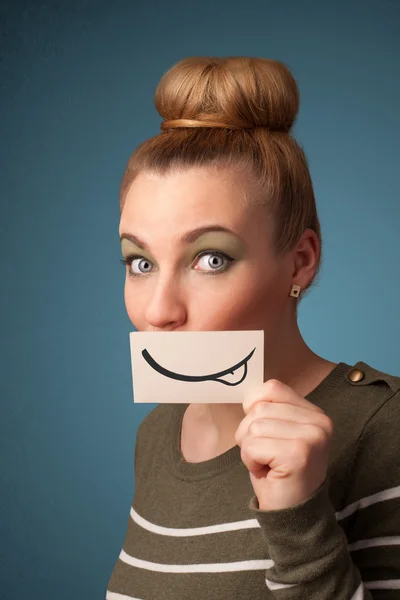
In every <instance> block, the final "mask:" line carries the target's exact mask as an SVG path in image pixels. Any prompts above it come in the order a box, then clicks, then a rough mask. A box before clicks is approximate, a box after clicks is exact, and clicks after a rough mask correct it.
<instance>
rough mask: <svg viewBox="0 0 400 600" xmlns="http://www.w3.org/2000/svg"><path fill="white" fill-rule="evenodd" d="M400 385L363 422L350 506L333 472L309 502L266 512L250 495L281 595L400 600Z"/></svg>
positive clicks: (279, 599)
mask: <svg viewBox="0 0 400 600" xmlns="http://www.w3.org/2000/svg"><path fill="white" fill-rule="evenodd" d="M399 424H400V392H397V393H396V394H394V395H393V396H392V397H391V398H390V399H389V400H387V401H386V402H385V403H384V404H383V406H381V407H380V409H379V410H378V411H377V412H376V413H375V414H374V416H373V417H372V418H371V419H370V420H369V422H368V423H367V425H366V427H365V428H364V431H363V434H362V436H361V438H360V440H359V443H358V448H357V452H356V455H355V458H354V462H353V465H352V468H351V473H350V484H349V487H348V490H347V495H346V499H345V508H344V509H343V510H341V511H340V512H339V513H335V511H334V507H333V506H332V504H331V502H330V499H329V494H328V489H329V486H328V483H329V481H328V479H327V480H325V482H324V484H323V485H322V486H321V487H320V488H319V489H318V490H317V491H316V492H315V493H314V494H313V495H312V496H310V497H309V498H307V499H306V500H305V501H304V502H302V503H300V504H298V505H296V506H293V507H291V508H287V509H283V510H272V511H262V510H260V509H259V508H258V502H257V499H256V497H255V496H253V498H252V499H251V501H250V505H249V506H250V509H251V510H252V511H253V512H254V514H255V517H256V518H257V520H258V522H259V524H260V527H261V533H262V535H263V537H264V539H265V543H266V545H267V548H268V553H269V556H270V557H271V566H270V568H267V569H266V572H265V582H266V585H267V587H268V589H269V590H270V592H269V594H270V595H271V593H272V594H273V597H274V598H276V600H298V599H299V598H301V599H302V600H400V435H399V431H398V427H399Z"/></svg>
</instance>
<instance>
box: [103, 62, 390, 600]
mask: <svg viewBox="0 0 400 600" xmlns="http://www.w3.org/2000/svg"><path fill="white" fill-rule="evenodd" d="M298 104H299V98H298V89H297V85H296V82H295V80H294V79H293V77H292V75H291V73H290V72H289V71H288V69H287V68H286V67H285V66H284V65H282V64H281V63H278V62H276V61H272V60H265V59H255V58H247V57H233V58H225V59H218V58H190V59H186V60H183V61H180V62H179V63H177V64H176V65H175V66H174V67H173V68H172V69H170V70H169V71H168V72H167V73H166V74H165V75H164V77H163V78H162V79H161V81H160V83H159V86H158V88H157V91H156V95H155V105H156V108H157V110H158V112H159V113H160V114H161V115H162V117H163V118H164V122H163V123H162V126H161V129H162V132H161V133H160V134H159V135H157V136H156V137H154V138H152V139H150V140H147V141H145V142H144V143H143V144H141V145H140V146H139V147H138V148H137V150H136V151H135V152H134V153H133V155H132V156H131V158H130V159H129V162H128V166H127V169H126V172H125V175H124V178H123V182H122V186H121V204H120V208H121V222H120V236H121V243H122V253H123V256H124V260H123V262H124V263H126V265H127V266H126V269H127V275H126V285H125V303H126V308H127V312H128V315H129V317H130V319H131V321H132V323H133V325H134V326H135V327H136V328H137V329H138V330H139V331H191V330H197V331H201V330H251V329H263V330H264V337H265V376H264V381H265V383H264V384H263V385H262V386H261V387H260V388H259V389H257V390H254V391H253V393H252V394H251V395H249V396H248V397H247V398H244V399H243V405H241V404H238V405H236V404H233V405H227V404H206V403H205V404H190V399H188V403H187V404H185V405H181V404H176V405H165V404H161V405H159V406H157V408H156V409H155V410H153V411H152V412H151V413H150V414H149V415H148V416H147V417H146V418H145V419H144V421H143V422H142V423H141V425H140V427H139V429H138V433H137V438H136V449H135V488H136V489H135V497H134V500H133V504H132V508H131V512H130V517H129V522H128V531H127V534H126V539H125V542H124V546H123V550H122V552H121V554H120V556H119V559H118V561H117V564H116V566H115V569H114V572H113V573H112V576H111V579H110V581H109V584H108V591H107V599H108V600H122V599H123V600H126V599H131V598H132V599H140V600H154V599H158V600H159V599H161V598H163V599H165V600H169V599H174V600H175V599H186V598H187V599H189V598H190V599H203V598H204V599H207V600H213V599H214V598H215V599H217V598H218V599H221V598H222V599H227V600H232V599H236V598H237V599H240V600H243V599H246V598H249V599H251V600H262V599H263V600H264V599H267V598H271V599H272V598H274V599H282V600H289V599H296V600H298V599H304V600H306V599H309V600H314V599H315V600H317V599H318V600H328V599H329V600H333V599H335V600H350V599H351V600H361V599H365V600H367V599H368V600H370V599H372V598H374V599H375V600H376V599H382V600H383V599H385V600H391V599H394V598H397V599H398V598H400V546H399V540H400V537H399V536H400V510H399V509H400V500H399V498H400V459H399V456H400V452H399V445H398V441H397V440H398V434H397V425H396V423H399V422H400V378H398V377H394V376H391V375H388V374H386V373H382V372H379V371H377V370H375V369H373V368H372V367H370V366H369V365H367V364H365V363H363V362H358V363H357V364H355V365H348V364H346V363H342V362H341V363H338V364H336V363H333V362H331V361H329V360H326V359H324V358H322V357H321V356H318V355H317V354H316V353H314V352H313V351H312V350H311V349H310V348H309V347H308V346H307V344H306V342H305V341H304V340H303V338H302V335H301V333H300V331H299V327H298V324H297V303H298V301H299V300H300V298H301V297H303V296H304V292H305V291H306V290H308V289H309V288H310V287H311V285H312V284H313V283H314V282H315V281H316V277H317V275H318V271H319V267H320V264H321V233H320V224H319V221H318V216H317V211H316V205H315V199H314V194H313V188H312V182H311V179H310V174H309V171H308V167H307V162H306V158H305V156H304V154H303V151H302V150H301V149H300V147H299V146H298V145H297V143H296V141H295V140H294V139H293V137H291V135H290V130H291V127H292V125H293V122H294V120H295V118H296V115H297V111H298ZM154 401H155V402H156V401H157V399H156V398H155V399H154Z"/></svg>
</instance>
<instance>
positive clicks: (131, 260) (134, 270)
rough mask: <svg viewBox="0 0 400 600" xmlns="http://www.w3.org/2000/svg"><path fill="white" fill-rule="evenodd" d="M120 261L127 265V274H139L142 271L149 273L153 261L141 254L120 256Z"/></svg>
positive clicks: (142, 272)
mask: <svg viewBox="0 0 400 600" xmlns="http://www.w3.org/2000/svg"><path fill="white" fill-rule="evenodd" d="M121 262H122V263H123V264H124V265H128V267H129V275H133V276H135V275H141V274H144V273H150V272H151V269H152V267H153V263H152V262H151V261H150V260H149V259H148V258H144V257H143V256H127V257H126V258H122V259H121Z"/></svg>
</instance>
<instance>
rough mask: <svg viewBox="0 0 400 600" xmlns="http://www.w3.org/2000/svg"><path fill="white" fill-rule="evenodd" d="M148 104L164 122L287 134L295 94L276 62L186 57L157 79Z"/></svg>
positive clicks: (296, 103) (295, 108) (287, 73)
mask: <svg viewBox="0 0 400 600" xmlns="http://www.w3.org/2000/svg"><path fill="white" fill-rule="evenodd" d="M154 104H155V107H156V109H157V111H158V113H159V114H160V115H161V117H163V118H164V119H165V120H167V121H175V120H177V119H187V120H188V121H193V122H195V121H200V122H205V121H206V122H210V121H212V122H214V123H221V124H222V123H223V124H224V125H225V126H228V127H232V128H234V129H241V128H244V129H245V128H252V127H265V128H267V129H270V130H272V131H282V132H289V131H290V129H291V128H292V126H293V123H294V121H295V119H296V116H297V113H298V110H299V91H298V87H297V84H296V81H295V79H294V77H293V75H292V74H291V72H290V71H289V69H288V68H287V67H286V66H285V65H284V64H283V63H281V62H278V61H276V60H271V59H266V58H251V57H246V56H233V57H227V58H214V57H190V58H185V59H183V60H181V61H179V62H177V63H176V64H175V65H173V66H172V67H171V69H169V70H168V71H167V72H166V73H165V74H164V75H163V77H162V78H161V80H160V82H159V84H158V86H157V89H156V92H155V96H154ZM181 126H185V125H184V124H183V123H182V125H181Z"/></svg>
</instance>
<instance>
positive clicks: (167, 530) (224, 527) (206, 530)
mask: <svg viewBox="0 0 400 600" xmlns="http://www.w3.org/2000/svg"><path fill="white" fill-rule="evenodd" d="M131 518H132V519H133V521H135V523H137V524H138V525H140V527H142V528H143V529H147V531H151V533H157V534H158V535H168V536H171V537H192V536H195V535H209V534H211V533H223V532H224V531H239V530H241V529H256V528H260V524H259V522H258V521H257V519H246V520H245V521H234V522H232V523H219V524H218V525H207V526H205V527H185V528H178V527H162V526H161V525H155V524H154V523H151V522H150V521H147V519H144V518H143V517H141V516H140V515H139V514H138V513H137V512H136V511H135V509H134V508H133V507H131Z"/></svg>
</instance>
